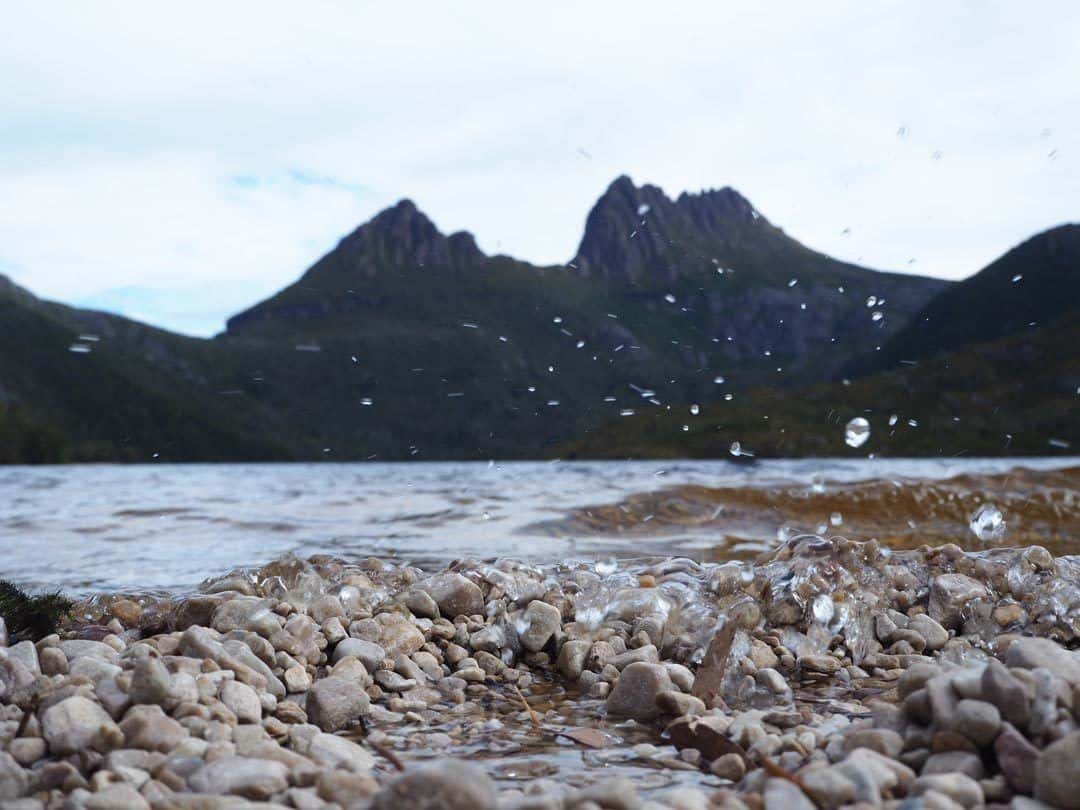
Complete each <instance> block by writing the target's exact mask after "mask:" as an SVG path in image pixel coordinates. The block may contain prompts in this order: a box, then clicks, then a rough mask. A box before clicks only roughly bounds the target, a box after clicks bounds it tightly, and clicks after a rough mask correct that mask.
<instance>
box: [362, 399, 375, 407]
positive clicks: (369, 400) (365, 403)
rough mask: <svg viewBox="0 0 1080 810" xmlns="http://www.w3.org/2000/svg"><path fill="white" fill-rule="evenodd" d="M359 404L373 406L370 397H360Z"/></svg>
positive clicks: (373, 402)
mask: <svg viewBox="0 0 1080 810" xmlns="http://www.w3.org/2000/svg"><path fill="white" fill-rule="evenodd" d="M360 404H361V405H374V404H375V400H373V399H372V398H371V397H361V398H360Z"/></svg>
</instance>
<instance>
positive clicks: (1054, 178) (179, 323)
mask: <svg viewBox="0 0 1080 810" xmlns="http://www.w3.org/2000/svg"><path fill="white" fill-rule="evenodd" d="M824 8H825V9H826V10H825V11H822V7H815V8H808V7H803V6H800V5H798V4H795V3H786V4H785V3H781V4H773V5H771V6H769V7H768V8H761V9H744V8H734V7H731V8H722V7H718V6H717V5H716V4H706V3H695V4H690V5H688V6H685V7H681V8H679V9H677V10H675V11H666V12H663V13H658V12H657V10H656V9H655V7H654V6H649V5H644V4H643V5H640V6H638V5H634V4H629V5H627V4H611V3H597V4H593V5H590V6H589V7H587V8H576V7H574V6H571V5H569V4H566V5H562V6H560V5H559V4H555V5H554V6H549V7H546V8H545V9H544V11H543V13H540V12H537V13H533V14H530V13H526V12H523V11H521V10H518V9H512V8H507V7H504V6H502V5H499V4H486V3H485V4H476V5H470V6H469V7H468V8H464V9H460V8H454V9H451V8H442V7H430V6H427V5H423V4H411V3H403V4H399V5H395V6H393V7H388V6H378V7H361V6H349V7H338V6H334V5H332V4H312V5H306V6H304V7H303V8H302V9H301V8H299V7H291V6H274V5H269V6H268V5H255V4H246V3H237V4H231V5H230V6H228V7H227V8H220V7H215V6H214V5H212V4H209V3H193V4H189V5H186V6H184V7H183V8H182V9H181V8H161V7H147V6H128V5H125V4H95V6H94V7H93V8H84V7H81V6H79V5H76V4H69V5H67V6H63V5H61V6H53V7H50V8H48V9H45V8H40V7H32V6H26V7H20V8H17V9H14V10H13V11H12V12H11V14H10V15H9V17H10V19H9V25H8V26H7V28H6V30H5V31H4V32H3V33H0V42H2V43H3V47H2V48H0V87H3V89H4V92H3V94H2V95H0V115H2V116H3V118H4V120H5V122H7V123H8V126H7V127H6V128H5V129H4V130H2V131H0V147H2V148H0V181H2V185H0V188H3V191H0V200H3V205H0V273H3V274H5V275H7V276H9V277H10V278H12V279H13V280H14V281H15V282H16V283H18V284H21V285H23V286H26V287H27V288H29V289H30V290H32V291H33V292H34V293H35V294H38V295H40V296H42V297H47V298H51V299H55V300H60V301H63V302H66V303H71V304H75V305H79V306H93V307H96V308H101V309H107V310H110V311H116V312H120V313H122V314H125V315H128V316H130V317H134V318H138V319H140V320H144V321H147V322H149V323H152V324H154V325H158V326H163V327H166V328H169V329H173V330H176V331H180V332H184V333H187V334H197V335H210V334H214V333H216V332H218V331H220V329H221V328H222V327H223V325H224V319H225V318H226V317H227V316H228V315H231V314H233V313H235V312H237V311H239V310H241V309H243V308H245V307H247V306H250V305H251V304H253V303H255V302H257V301H259V300H261V299H262V298H265V297H266V296H268V295H270V294H272V293H273V292H275V291H277V290H278V289H280V288H281V287H283V286H285V285H287V284H289V283H291V282H292V281H294V280H295V279H296V278H298V277H299V275H300V274H301V273H302V272H303V271H304V270H305V269H306V268H307V267H308V266H310V265H311V264H312V263H313V262H314V261H315V260H317V259H318V258H319V257H320V256H322V255H323V254H324V253H326V252H327V251H328V250H330V249H331V248H332V247H333V246H334V245H335V244H336V243H337V241H338V240H339V239H340V238H341V237H342V236H343V235H345V234H346V233H348V232H349V231H351V230H352V229H354V228H355V227H356V226H357V225H359V224H360V223H362V222H364V221H366V220H368V219H370V217H371V216H372V215H374V214H375V213H376V212H377V211H379V210H381V209H383V208H385V207H387V206H388V205H392V204H393V203H394V202H395V201H397V200H398V199H400V198H403V197H408V198H410V199H412V200H414V201H415V202H416V204H417V205H418V206H419V207H420V208H421V210H423V211H424V212H425V213H426V214H427V215H428V216H429V217H431V218H432V220H433V221H434V222H435V223H436V224H437V225H438V226H439V228H440V229H441V230H443V231H444V232H451V231H456V230H468V231H470V232H471V233H473V234H474V236H475V237H476V239H477V242H478V244H479V246H480V247H481V249H483V250H484V251H485V252H487V253H505V254H510V255H513V256H515V257H517V258H520V259H523V260H527V261H530V262H534V263H536V264H555V263H559V262H565V261H567V260H569V259H570V258H572V256H573V255H574V251H575V249H576V247H577V243H578V240H579V239H580V236H581V232H582V229H583V227H584V222H585V217H586V214H587V213H588V210H589V208H590V207H591V205H592V204H593V202H594V201H595V200H596V198H597V197H598V196H599V195H600V194H601V193H602V192H603V190H604V189H605V188H606V187H607V185H608V184H609V183H610V182H611V181H612V180H613V179H614V178H615V177H616V176H618V175H620V174H628V175H630V176H631V177H632V178H633V179H634V181H635V182H636V183H637V184H639V185H641V184H645V183H651V184H654V185H657V186H660V187H661V188H663V189H664V190H665V192H667V193H668V194H669V196H675V195H677V194H678V193H679V192H681V191H684V190H687V191H698V190H700V189H703V188H713V187H721V186H725V185H730V186H732V187H734V188H736V189H738V190H739V191H740V192H741V193H742V194H743V195H745V196H746V197H747V198H748V199H749V200H750V201H751V202H752V203H753V204H754V205H755V207H756V208H757V209H758V210H760V211H761V212H762V213H763V214H764V215H765V216H766V217H768V218H769V219H770V221H772V222H773V223H774V224H775V225H777V226H779V227H781V228H783V229H784V230H785V231H786V232H787V233H788V234H790V235H791V236H793V237H794V238H796V239H798V240H799V241H801V242H803V243H804V244H806V245H808V246H809V247H811V248H814V249H816V250H819V251H821V252H823V253H826V254H829V255H831V256H834V257H836V258H838V259H842V260H845V261H850V262H854V263H858V264H862V265H864V266H867V267H871V268H874V269H879V270H891V271H898V272H909V273H918V274H922V275H931V276H938V277H942V278H951V279H957V278H963V277H966V276H968V275H970V274H972V273H974V272H976V271H977V270H979V269H980V268H981V267H983V266H985V265H986V264H987V263H988V262H990V261H992V260H993V259H994V258H996V257H997V256H999V255H1000V254H1002V253H1003V252H1005V251H1006V250H1008V249H1009V248H1011V247H1013V246H1014V245H1016V244H1017V243H1019V242H1021V241H1023V240H1024V239H1026V238H1028V237H1029V236H1031V235H1032V234H1034V233H1037V232H1039V231H1042V230H1045V229H1047V228H1050V227H1053V226H1055V225H1058V224H1061V223H1063V222H1070V221H1076V220H1077V219H1078V218H1080V217H1078V216H1077V215H1076V213H1075V212H1076V210H1077V205H1076V203H1077V201H1078V200H1080V169H1078V167H1077V162H1076V160H1075V150H1074V148H1073V146H1074V144H1075V143H1076V137H1077V136H1076V134H1075V133H1076V132H1078V131H1080V103H1078V102H1080V87H1078V86H1077V85H1076V83H1075V81H1073V78H1074V77H1075V76H1076V75H1080V54H1078V53H1077V49H1075V48H1072V47H1069V45H1070V44H1071V43H1072V42H1073V41H1074V40H1075V36H1076V33H1077V32H1078V31H1080V7H1077V6H1075V5H1073V4H1068V3H1052V4H1047V5H1045V6H1040V7H1039V8H1038V9H1037V10H1033V9H1030V8H1022V7H1019V6H1012V5H995V6H985V5H976V4H973V3H965V4H958V5H953V6H949V7H947V8H942V7H940V6H939V5H937V4H932V3H929V2H917V3H906V4H894V5H889V6H886V7H884V8H882V7H878V8H866V7H863V6H861V5H860V4H857V3H848V2H837V3H830V4H828V6H827V7H824ZM208 291H212V293H213V294H212V296H208V295H207V293H208Z"/></svg>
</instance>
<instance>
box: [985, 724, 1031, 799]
mask: <svg viewBox="0 0 1080 810" xmlns="http://www.w3.org/2000/svg"><path fill="white" fill-rule="evenodd" d="M994 757H995V758H996V759H997V763H998V767H999V768H1001V773H1002V774H1004V776H1005V781H1006V782H1008V783H1009V787H1011V788H1012V789H1013V790H1014V791H1015V792H1017V793H1022V794H1024V795H1029V794H1030V793H1031V792H1032V791H1034V790H1035V763H1036V762H1037V761H1038V759H1039V749H1038V748H1036V747H1035V746H1034V745H1032V744H1031V743H1030V742H1028V740H1027V738H1026V737H1025V736H1024V735H1023V734H1021V733H1020V732H1019V731H1017V730H1016V728H1015V727H1014V726H1013V725H1012V724H1011V723H1003V724H1002V726H1001V732H1000V733H999V734H998V735H997V739H996V740H994Z"/></svg>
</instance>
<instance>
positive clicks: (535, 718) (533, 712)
mask: <svg viewBox="0 0 1080 810" xmlns="http://www.w3.org/2000/svg"><path fill="white" fill-rule="evenodd" d="M510 685H511V686H512V687H514V691H515V692H516V693H517V696H518V700H520V701H521V705H522V706H524V707H525V711H527V712H528V713H529V719H530V720H532V724H533V725H534V726H538V725H540V715H538V714H537V713H536V709H534V708H533V707H532V706H530V705H529V701H527V700H526V699H525V696H524V695H523V694H521V690H520V689H518V687H517V684H516V683H512V684H510Z"/></svg>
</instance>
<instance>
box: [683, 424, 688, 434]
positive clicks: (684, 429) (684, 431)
mask: <svg viewBox="0 0 1080 810" xmlns="http://www.w3.org/2000/svg"><path fill="white" fill-rule="evenodd" d="M682 429H683V433H689V432H690V426H689V425H683V426H682Z"/></svg>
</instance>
